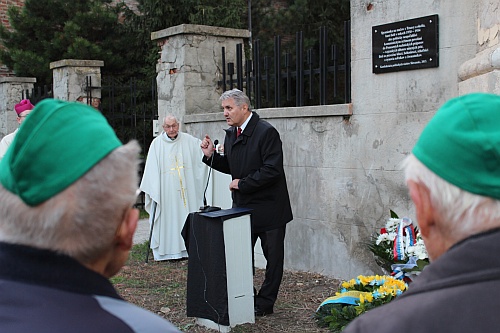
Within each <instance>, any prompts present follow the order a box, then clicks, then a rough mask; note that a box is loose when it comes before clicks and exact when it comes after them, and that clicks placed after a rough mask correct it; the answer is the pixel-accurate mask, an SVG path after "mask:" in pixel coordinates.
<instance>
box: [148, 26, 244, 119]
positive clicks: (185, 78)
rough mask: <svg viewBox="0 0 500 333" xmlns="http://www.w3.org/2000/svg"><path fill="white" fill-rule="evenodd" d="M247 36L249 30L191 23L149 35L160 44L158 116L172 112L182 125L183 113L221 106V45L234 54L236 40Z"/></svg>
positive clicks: (199, 111) (202, 112)
mask: <svg viewBox="0 0 500 333" xmlns="http://www.w3.org/2000/svg"><path fill="white" fill-rule="evenodd" d="M249 37H250V33H249V32H248V30H242V29H228V28H220V27H209V26H203V25H192V24H183V25H179V26H175V27H171V28H168V29H164V30H161V31H156V32H153V33H152V34H151V39H152V40H155V41H157V43H158V44H159V45H160V46H161V53H160V59H159V60H158V64H157V66H156V71H157V73H158V75H157V84H158V116H159V118H158V119H160V120H161V119H162V118H163V117H164V116H165V115H166V114H169V113H171V114H174V115H175V116H177V117H178V119H179V120H180V122H181V126H182V123H184V116H185V115H189V114H204V113H213V112H217V111H218V110H220V105H219V104H218V98H219V96H220V94H221V93H222V91H220V89H218V86H217V80H218V78H219V79H220V76H221V73H222V69H221V67H220V66H221V63H220V61H221V58H222V56H221V49H222V47H223V46H224V47H225V48H226V53H227V56H228V57H230V58H231V59H232V58H235V55H234V53H235V49H236V44H238V43H244V42H245V40H247V39H248V38H249Z"/></svg>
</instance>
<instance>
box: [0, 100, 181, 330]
mask: <svg viewBox="0 0 500 333" xmlns="http://www.w3.org/2000/svg"><path fill="white" fill-rule="evenodd" d="M75 119H77V120H78V121H75ZM138 153H139V146H138V145H137V143H136V142H130V143H128V144H126V145H122V143H121V142H120V141H119V140H118V138H117V137H116V135H115V133H114V131H113V129H112V128H111V127H110V126H109V125H108V123H107V121H106V119H105V118H104V117H103V116H102V115H101V114H100V113H99V112H98V111H97V110H95V109H94V108H92V107H90V106H87V105H83V104H80V103H68V102H63V101H57V100H52V99H47V100H44V101H42V102H40V103H39V104H37V106H36V107H35V109H34V110H33V111H32V112H31V114H30V117H29V118H27V119H26V121H25V122H24V123H23V126H21V127H20V129H19V131H18V133H17V135H16V137H15V138H14V141H13V142H12V144H11V145H10V147H9V149H8V150H7V153H6V154H5V156H4V158H3V159H2V160H1V162H0V332H2V333H20V332H38V333H40V332H47V333H49V332H50V333H58V332H61V333H62V332H64V333H67V332H72V333H74V332H81V333H93V332H179V331H178V330H177V329H176V328H175V327H174V326H173V325H172V324H170V323H169V322H168V321H167V320H165V319H163V318H161V317H159V316H157V315H155V314H153V313H150V312H148V311H146V310H144V309H141V308H139V307H136V306H134V305H132V304H130V303H127V302H125V301H124V300H123V299H122V298H121V297H120V296H119V295H118V294H117V292H116V291H115V289H114V288H113V285H112V284H111V283H110V282H109V280H108V278H110V277H111V276H113V275H115V274H116V273H117V272H118V271H119V270H120V268H121V267H122V266H123V264H124V263H125V261H126V260H127V257H128V253H129V250H130V248H131V247H132V238H133V235H134V232H135V229H136V226H137V221H138V211H137V209H133V208H132V205H133V204H134V202H135V199H136V191H137V185H138V179H137V164H138Z"/></svg>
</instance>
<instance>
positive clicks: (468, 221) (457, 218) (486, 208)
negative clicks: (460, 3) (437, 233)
mask: <svg viewBox="0 0 500 333" xmlns="http://www.w3.org/2000/svg"><path fill="white" fill-rule="evenodd" d="M403 167H404V168H405V178H406V181H408V180H412V181H414V182H416V183H420V184H422V185H424V186H425V187H427V188H428V189H429V192H430V196H431V199H430V200H431V203H432V206H433V208H434V209H435V210H436V211H437V213H438V214H439V216H441V218H442V220H443V222H444V223H445V225H443V227H444V228H447V230H446V231H448V235H449V236H450V239H452V240H454V241H455V242H456V241H460V240H462V239H464V238H466V237H469V236H471V235H474V234H477V233H479V232H482V231H486V230H489V229H493V228H496V227H499V226H500V201H499V200H496V199H494V198H490V197H486V196H481V195H477V194H473V193H470V192H467V191H464V190H462V189H460V188H458V187H456V186H455V185H453V184H450V183H449V182H447V181H445V180H444V179H442V178H441V177H439V176H437V175H436V174H435V173H434V172H432V171H431V170H429V169H428V168H427V167H426V166H425V165H424V164H422V163H421V162H420V161H419V160H418V159H417V158H416V157H415V156H414V155H413V154H412V155H410V156H408V157H407V158H406V159H405V160H404V161H403Z"/></svg>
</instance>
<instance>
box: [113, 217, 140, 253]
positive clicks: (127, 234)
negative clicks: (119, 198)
mask: <svg viewBox="0 0 500 333" xmlns="http://www.w3.org/2000/svg"><path fill="white" fill-rule="evenodd" d="M138 221H139V210H138V209H137V208H129V209H128V210H127V211H126V212H125V214H124V216H123V220H122V222H121V224H120V227H119V228H118V232H117V234H116V243H117V246H118V247H120V248H121V249H122V250H126V251H128V250H130V249H131V248H132V245H133V239H134V233H135V229H137V223H138Z"/></svg>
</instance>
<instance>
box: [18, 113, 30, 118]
mask: <svg viewBox="0 0 500 333" xmlns="http://www.w3.org/2000/svg"><path fill="white" fill-rule="evenodd" d="M29 115H30V114H29V113H28V114H27V115H24V116H18V117H19V118H26V117H27V116H29Z"/></svg>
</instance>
